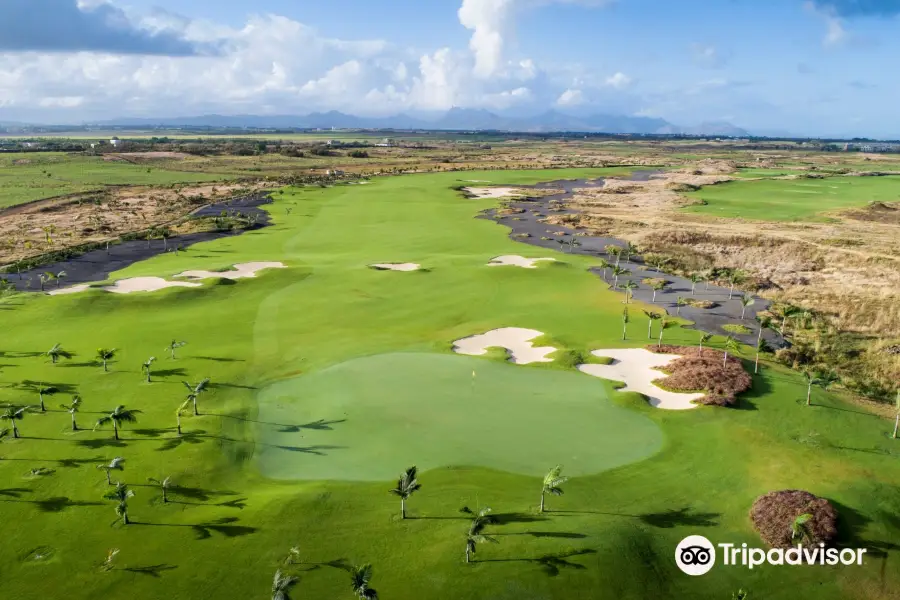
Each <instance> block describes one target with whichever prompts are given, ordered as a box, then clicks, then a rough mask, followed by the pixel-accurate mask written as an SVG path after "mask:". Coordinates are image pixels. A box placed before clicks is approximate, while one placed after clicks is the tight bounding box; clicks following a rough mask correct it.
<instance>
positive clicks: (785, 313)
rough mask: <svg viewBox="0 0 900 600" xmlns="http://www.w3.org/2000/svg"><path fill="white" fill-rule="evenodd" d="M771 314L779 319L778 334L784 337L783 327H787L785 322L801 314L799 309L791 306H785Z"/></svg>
mask: <svg viewBox="0 0 900 600" xmlns="http://www.w3.org/2000/svg"><path fill="white" fill-rule="evenodd" d="M773 312H775V314H776V315H777V316H779V317H781V329H780V330H779V333H781V336H782V337H784V327H785V325H787V320H788V319H790V318H792V317H795V316H796V315H798V314H799V313H800V312H801V309H800V308H798V307H796V306H791V305H790V304H785V305H784V306H782V307H781V308H780V309H778V311H777V312H776V311H773Z"/></svg>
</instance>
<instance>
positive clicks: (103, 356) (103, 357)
mask: <svg viewBox="0 0 900 600" xmlns="http://www.w3.org/2000/svg"><path fill="white" fill-rule="evenodd" d="M115 356H116V349H115V348H97V360H99V361H100V362H102V363H103V372H104V373H106V372H107V371H109V369H108V368H107V366H106V363H107V362H109V361H111V360H112V359H113V358H115Z"/></svg>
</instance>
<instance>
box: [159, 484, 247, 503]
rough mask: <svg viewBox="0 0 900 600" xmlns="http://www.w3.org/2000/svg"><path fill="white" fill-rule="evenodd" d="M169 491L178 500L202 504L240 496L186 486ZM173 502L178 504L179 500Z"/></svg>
mask: <svg viewBox="0 0 900 600" xmlns="http://www.w3.org/2000/svg"><path fill="white" fill-rule="evenodd" d="M169 491H170V493H171V494H172V495H173V496H175V497H176V498H178V497H180V498H190V499H191V500H198V501H200V502H209V501H210V500H212V499H214V498H218V497H220V496H237V495H238V492H232V491H231V490H204V489H203V488H196V487H189V486H184V485H174V486H172V487H171V488H170V489H169ZM237 501H238V500H233V501H232V502H237ZM171 502H172V503H178V501H177V500H171ZM219 506H222V505H219Z"/></svg>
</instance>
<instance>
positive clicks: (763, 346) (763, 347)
mask: <svg viewBox="0 0 900 600" xmlns="http://www.w3.org/2000/svg"><path fill="white" fill-rule="evenodd" d="M769 350H770V348H769V344H767V343H766V340H764V339H762V338H759V339H757V340H756V361H755V362H754V364H753V373H754V374H756V373H759V355H760V354H761V353H763V352H768V351H769Z"/></svg>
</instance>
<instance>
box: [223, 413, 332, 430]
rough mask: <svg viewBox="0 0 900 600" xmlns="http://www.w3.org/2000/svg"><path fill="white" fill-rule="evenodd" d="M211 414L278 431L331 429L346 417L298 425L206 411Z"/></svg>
mask: <svg viewBox="0 0 900 600" xmlns="http://www.w3.org/2000/svg"><path fill="white" fill-rule="evenodd" d="M208 414H210V415H212V416H216V417H220V418H223V419H234V420H235V421H244V422H245V423H256V424H257V425H271V426H272V427H281V429H279V430H278V433H299V432H300V431H303V430H304V429H311V430H313V431H333V430H334V427H332V425H339V424H341V423H346V422H347V419H337V420H334V421H326V420H325V419H319V420H318V421H311V422H309V423H302V424H299V425H291V424H287V423H272V422H270V421H257V420H256V419H248V418H246V417H239V416H236V415H223V414H217V413H208Z"/></svg>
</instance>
